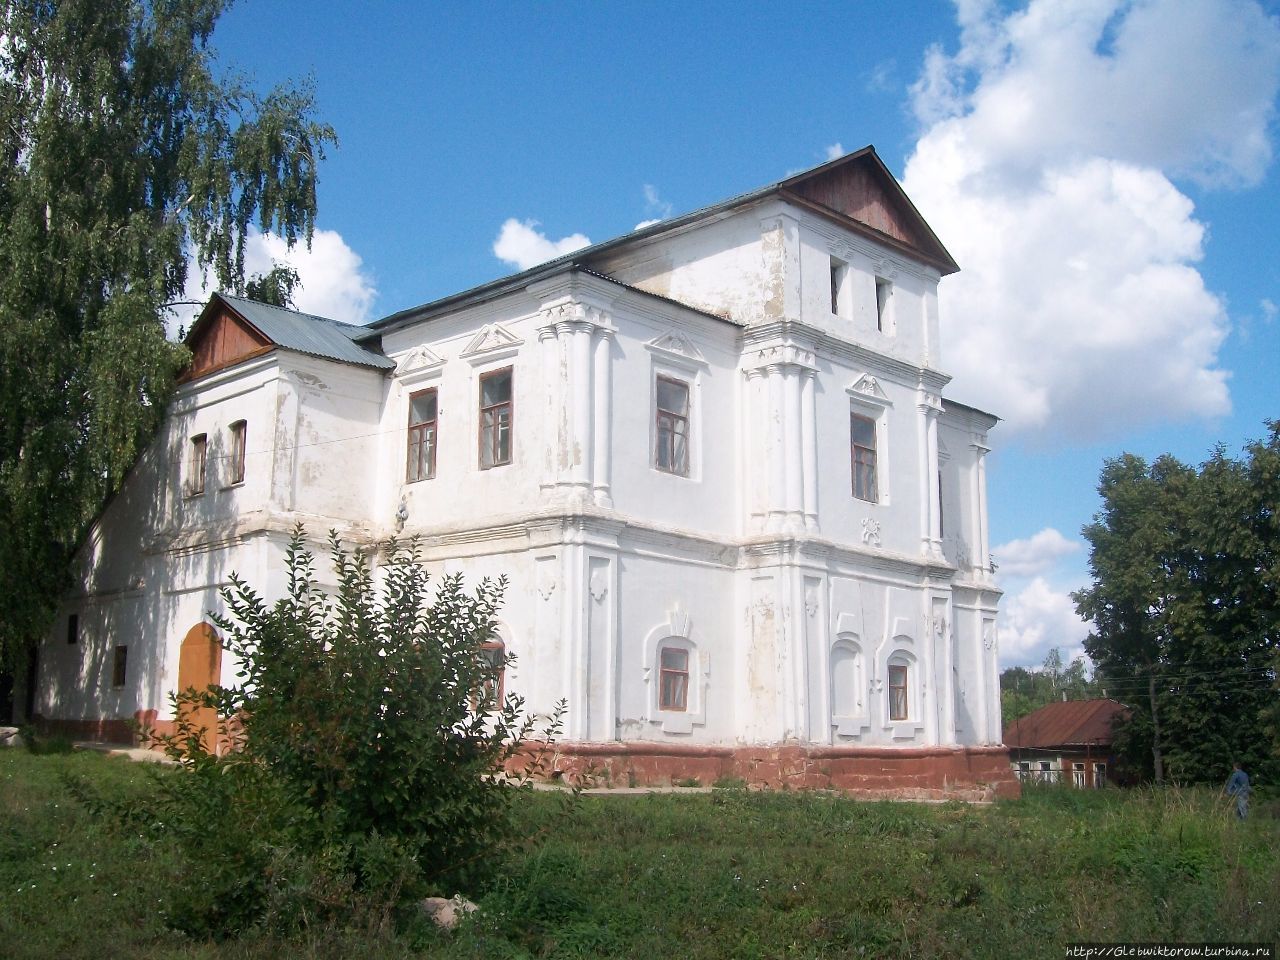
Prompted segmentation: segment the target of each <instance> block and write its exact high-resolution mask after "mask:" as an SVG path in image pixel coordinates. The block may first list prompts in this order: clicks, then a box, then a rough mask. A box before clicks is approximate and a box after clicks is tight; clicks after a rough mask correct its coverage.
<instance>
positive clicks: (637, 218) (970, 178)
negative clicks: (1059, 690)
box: [214, 0, 1280, 665]
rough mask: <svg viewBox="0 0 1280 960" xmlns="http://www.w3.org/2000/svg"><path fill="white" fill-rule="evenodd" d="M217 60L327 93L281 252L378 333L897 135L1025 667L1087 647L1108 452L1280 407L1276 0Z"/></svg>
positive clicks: (916, 11) (339, 46)
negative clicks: (976, 424)
mask: <svg viewBox="0 0 1280 960" xmlns="http://www.w3.org/2000/svg"><path fill="white" fill-rule="evenodd" d="M356 11H358V14H357V13H356ZM214 45H215V47H216V48H217V50H218V52H219V57H220V60H221V62H222V64H223V65H224V67H226V68H228V69H231V68H235V69H238V70H240V71H242V72H244V73H245V74H246V75H247V76H248V77H249V78H250V79H251V81H252V82H253V83H254V84H255V85H257V86H259V87H262V88H266V87H269V86H271V85H272V84H274V83H277V82H280V81H282V80H287V79H300V78H306V77H308V76H309V77H311V78H312V79H313V81H314V84H315V89H316V95H317V100H318V103H319V113H320V115H321V117H322V118H323V119H325V120H326V121H328V122H329V123H331V124H332V125H333V126H334V127H335V128H336V129H337V131H338V135H339V137H340V140H341V144H340V146H339V147H338V148H336V149H334V150H332V151H330V153H329V156H328V158H327V160H326V161H325V163H324V164H323V166H322V168H321V183H320V217H319V226H320V233H319V234H318V235H317V238H316V243H315V245H314V246H313V248H312V250H311V251H310V252H309V253H308V252H303V251H295V252H294V253H293V254H291V255H290V259H291V260H293V261H294V262H295V264H296V265H297V267H298V269H299V271H300V273H301V274H302V277H303V283H304V290H303V293H302V295H301V296H300V297H299V306H300V307H302V308H303V309H307V310H311V311H314V312H317V313H321V314H324V315H328V316H333V317H335V318H338V319H346V320H351V321H355V322H361V321H365V320H371V319H374V318H376V317H379V316H384V315H386V314H389V313H392V312H395V311H397V310H400V309H403V308H405V307H409V306H412V305H414V304H417V303H423V302H427V301H430V300H433V299H435V298H437V297H440V296H444V295H447V294H450V293H454V292H457V291H459V290H462V289H465V288H467V287H470V286H473V285H475V284H478V283H482V282H484V281H486V280H490V279H493V278H494V277H497V276H501V275H503V274H507V273H511V272H513V271H514V270H516V269H518V268H519V267H520V266H522V265H529V263H530V262H533V261H536V258H537V257H538V256H540V255H541V256H547V255H550V253H552V252H553V251H555V250H557V249H559V250H563V249H565V248H566V247H570V246H572V245H573V244H574V243H583V242H585V241H586V240H587V239H589V240H590V241H593V242H598V241H601V240H606V239H609V238H610V237H614V236H618V235H620V234H623V233H626V232H628V231H630V230H631V229H632V228H634V227H635V225H636V224H637V223H639V222H641V221H643V220H648V219H656V218H662V217H665V216H670V215H672V214H679V213H683V212H686V211H688V210H692V209H695V208H697V207H700V206H703V205H705V204H709V203H713V202H715V201H717V200H721V199H724V198H726V197H729V196H732V195H734V194H737V193H740V192H743V191H745V190H749V189H752V188H755V187H758V186H761V185H763V184H766V183H771V182H773V181H775V180H778V179H780V178H782V177H784V176H786V175H787V174H788V173H790V172H793V171H796V170H800V169H804V168H806V167H809V166H813V165H815V164H817V163H820V162H822V161H824V160H826V159H827V158H828V156H830V155H832V153H833V152H835V151H839V150H845V151H848V150H855V149H858V148H860V147H862V146H864V145H866V144H868V143H870V144H874V145H875V147H876V150H877V151H878V153H879V154H880V156H881V157H882V159H883V160H884V161H885V162H886V163H887V164H888V166H889V168H890V169H891V170H892V171H893V172H894V173H895V175H896V176H898V178H899V179H900V180H903V182H904V184H905V186H906V188H907V191H908V193H909V194H910V195H911V196H912V198H913V199H914V200H915V202H916V204H917V206H919V207H920V209H921V212H922V213H923V214H924V216H925V217H926V219H928V220H929V221H930V223H931V224H932V225H933V227H934V228H935V230H936V231H937V232H938V234H939V235H940V236H941V238H942V240H943V242H944V243H946V244H947V246H948V248H949V249H950V250H951V252H952V253H953V254H954V255H955V256H956V259H957V260H958V261H959V263H960V265H961V267H962V272H961V274H959V275H957V276H956V277H952V278H948V279H946V280H945V281H944V282H943V284H942V290H941V298H942V303H941V309H942V323H943V327H944V331H945V333H944V337H945V342H944V349H945V351H946V352H945V353H944V359H943V368H944V369H945V370H946V371H947V372H949V373H952V374H954V376H955V380H954V381H953V383H952V385H951V387H950V388H949V390H948V391H947V392H948V394H949V395H950V396H953V397H955V398H956V399H958V400H962V401H965V402H968V403H972V404H974V405H976V406H980V407H983V408H984V409H988V410H990V411H991V412H993V413H995V414H997V415H999V416H1001V417H1002V418H1004V420H1005V422H1004V423H1003V424H1002V425H1001V426H999V427H998V428H997V429H996V430H995V431H993V433H992V437H991V439H992V443H993V446H994V447H995V448H996V449H995V452H994V453H993V454H992V456H991V461H990V464H989V471H988V477H989V483H990V502H991V513H992V523H991V541H992V545H993V547H996V548H997V549H996V554H997V559H998V561H999V562H1000V563H1001V566H1002V571H1001V583H1002V586H1003V587H1004V588H1005V590H1006V597H1005V600H1004V601H1003V603H1002V607H1003V611H1004V613H1003V617H1004V619H1003V622H1002V625H1001V653H1002V661H1003V663H1004V664H1005V665H1013V664H1019V663H1029V664H1037V663H1039V662H1040V661H1042V660H1043V658H1044V654H1045V653H1046V652H1047V650H1048V649H1049V648H1051V647H1053V646H1059V647H1061V648H1062V649H1063V650H1064V651H1065V652H1066V653H1067V654H1068V655H1072V654H1074V653H1075V652H1077V651H1078V650H1079V645H1080V641H1081V640H1082V638H1083V636H1084V634H1085V630H1086V628H1085V627H1084V625H1082V624H1081V623H1080V622H1079V621H1078V619H1077V618H1076V617H1075V616H1074V613H1073V611H1072V609H1071V603H1070V600H1069V597H1068V594H1069V592H1070V591H1071V590H1073V589H1077V588H1079V587H1080V586H1083V585H1084V583H1085V582H1086V559H1087V553H1086V550H1085V547H1084V545H1083V543H1082V541H1081V539H1080V528H1081V526H1082V525H1084V524H1085V523H1087V522H1088V521H1089V519H1090V518H1091V516H1092V515H1093V513H1094V511H1095V510H1096V509H1097V506H1098V504H1097V497H1096V493H1095V485H1096V482H1097V476H1098V471H1099V468H1100V467H1101V464H1102V461H1103V460H1104V459H1105V458H1106V457H1109V456H1115V455H1118V454H1119V453H1121V452H1122V451H1131V452H1134V453H1138V454H1141V455H1144V456H1147V457H1149V458H1150V457H1154V456H1157V455H1158V454H1160V453H1162V452H1170V453H1173V454H1175V455H1177V456H1179V457H1181V458H1183V459H1185V460H1188V461H1192V462H1199V461H1201V460H1202V459H1204V458H1205V457H1206V456H1207V455H1208V453H1209V452H1210V450H1211V449H1212V447H1213V445H1214V444H1215V443H1217V442H1222V443H1225V444H1226V445H1227V447H1228V449H1229V450H1230V451H1238V450H1239V448H1240V445H1241V444H1242V443H1244V442H1245V441H1247V440H1248V439H1251V438H1257V437H1260V436H1262V434H1263V432H1264V430H1265V427H1264V420H1266V419H1267V418H1275V417H1278V416H1280V403H1278V402H1277V401H1278V400H1280V388H1278V387H1277V385H1276V371H1277V368H1278V367H1280V364H1278V363H1277V360H1278V359H1280V320H1277V319H1276V313H1277V307H1278V306H1280V179H1278V177H1280V174H1277V170H1276V163H1275V160H1274V151H1275V146H1276V142H1277V125H1276V115H1275V106H1276V97H1277V90H1278V88H1280V7H1278V6H1277V4H1276V3H1275V2H1274V0H1272V2H1268V3H1259V2H1257V0H1151V2H1122V0H1073V2H1072V3H1061V2H1056V0H1055V2H1043V0H1037V2H1031V3H1019V4H1011V3H988V2H983V0H964V2H961V3H959V4H958V5H952V4H948V3H944V2H927V0H918V2H883V3H881V2H862V3H819V2H813V3H806V4H777V3H768V4H766V3H748V2H740V3H732V4H729V3H714V2H699V3H693V4H691V3H687V2H683V3H658V2H649V3H628V4H623V3H559V4H550V3H547V4H514V3H510V4H509V3H485V4H468V5H462V4H457V5H453V4H429V5H428V4H399V3H389V2H369V3H363V4H360V5H358V6H356V5H351V4H347V3H337V2H323V0H310V2H306V3H303V2H291V0H290V2H283V0H243V2H241V3H240V4H239V5H238V6H236V7H234V8H233V9H232V10H231V11H230V12H229V13H228V14H227V15H226V17H225V18H224V19H223V21H222V22H221V23H220V25H219V27H218V29H217V31H216V33H215V35H214ZM500 238H501V243H499V241H500ZM254 249H255V250H256V256H258V257H259V259H260V261H261V263H262V264H264V265H265V263H266V262H267V261H268V260H269V258H270V256H271V255H272V254H274V255H275V256H277V257H278V258H280V257H283V250H282V249H281V247H280V245H279V244H278V243H277V242H275V241H274V240H273V238H260V239H259V241H258V242H257V243H256V244H255V247H254ZM499 253H501V254H502V255H503V256H502V257H500V256H499V255H498V254H499ZM504 258H505V259H504Z"/></svg>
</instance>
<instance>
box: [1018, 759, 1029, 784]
mask: <svg viewBox="0 0 1280 960" xmlns="http://www.w3.org/2000/svg"><path fill="white" fill-rule="evenodd" d="M1018 779H1019V780H1030V779H1031V764H1030V763H1029V762H1028V761H1026V760H1019V761H1018Z"/></svg>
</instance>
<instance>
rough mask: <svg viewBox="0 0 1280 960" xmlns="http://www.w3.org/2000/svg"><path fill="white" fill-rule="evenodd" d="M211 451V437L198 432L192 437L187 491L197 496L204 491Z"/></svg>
mask: <svg viewBox="0 0 1280 960" xmlns="http://www.w3.org/2000/svg"><path fill="white" fill-rule="evenodd" d="M208 452H209V438H208V436H206V435H205V434H203V433H198V434H196V435H195V436H194V437H192V438H191V451H190V453H189V460H188V463H187V493H188V494H189V495H190V496H193V497H196V496H199V495H200V494H202V493H204V471H205V464H206V461H207V456H208Z"/></svg>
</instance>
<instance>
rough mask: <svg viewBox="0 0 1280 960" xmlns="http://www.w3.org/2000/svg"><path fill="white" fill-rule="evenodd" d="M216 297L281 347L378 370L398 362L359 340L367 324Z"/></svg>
mask: <svg viewBox="0 0 1280 960" xmlns="http://www.w3.org/2000/svg"><path fill="white" fill-rule="evenodd" d="M215 296H217V297H220V298H221V299H222V300H224V301H225V302H226V304H227V306H229V307H231V309H232V310H234V311H235V312H236V313H238V314H239V315H240V316H241V317H242V318H243V319H244V320H245V321H247V322H248V323H249V324H251V325H252V326H253V327H254V328H255V329H257V330H258V331H259V332H260V333H261V334H262V335H263V336H264V337H266V338H267V339H268V340H270V341H271V342H272V343H273V344H275V345H276V346H278V347H283V348H284V349H286V350H294V351H296V352H298V353H305V354H308V355H310V356H313V357H321V358H323V359H325V360H337V361H339V362H341V363H353V364H357V365H359V366H364V367H374V368H376V369H379V370H391V369H394V368H395V363H394V362H393V361H391V360H389V359H387V358H386V357H384V356H383V355H382V354H381V353H379V352H378V351H377V350H374V349H370V348H369V347H365V346H362V345H361V344H360V343H358V342H357V340H358V339H359V340H364V341H366V342H367V341H368V339H369V338H368V333H369V331H368V329H367V328H365V327H358V326H356V325H354V324H350V323H341V322H340V321H338V320H330V319H329V318H328V317H318V316H316V315H315V314H311V313H302V312H301V311H298V310H288V309H286V308H284V307H274V306H272V305H271V304H268V303H259V302H258V301H257V300H249V299H247V298H245V297H235V296H231V295H230V294H226V293H219V294H215ZM192 332H194V330H193V331H192Z"/></svg>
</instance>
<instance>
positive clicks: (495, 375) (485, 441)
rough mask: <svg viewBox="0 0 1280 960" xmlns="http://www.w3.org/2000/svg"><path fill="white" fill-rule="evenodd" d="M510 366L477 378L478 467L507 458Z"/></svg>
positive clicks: (488, 465) (492, 465)
mask: <svg viewBox="0 0 1280 960" xmlns="http://www.w3.org/2000/svg"><path fill="white" fill-rule="evenodd" d="M511 431H512V403H511V367H507V368H505V369H503V370H495V371H493V372H492V373H486V374H484V375H483V376H482V377H481V378H480V469H481V470H488V469H489V468H490V467H497V466H501V465H502V464H504V463H510V462H511Z"/></svg>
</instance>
